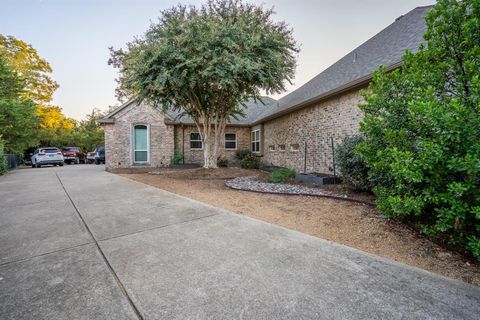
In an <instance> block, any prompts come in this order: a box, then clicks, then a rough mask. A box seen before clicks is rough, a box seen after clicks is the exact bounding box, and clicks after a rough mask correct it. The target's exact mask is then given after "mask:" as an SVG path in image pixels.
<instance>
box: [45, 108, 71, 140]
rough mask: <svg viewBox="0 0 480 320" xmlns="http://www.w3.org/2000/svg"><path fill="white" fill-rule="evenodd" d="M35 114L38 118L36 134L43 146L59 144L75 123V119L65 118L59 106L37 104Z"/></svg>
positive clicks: (69, 133)
mask: <svg viewBox="0 0 480 320" xmlns="http://www.w3.org/2000/svg"><path fill="white" fill-rule="evenodd" d="M37 115H38V117H39V118H40V123H39V125H38V130H37V136H38V139H39V141H40V145H43V146H49V145H51V146H61V145H62V144H63V141H64V140H65V139H66V138H65V137H66V136H69V135H71V133H72V131H73V129H74V127H75V125H76V121H75V120H73V119H69V118H67V117H66V116H65V115H64V114H63V113H62V109H61V108H60V107H55V106H45V105H38V106H37Z"/></svg>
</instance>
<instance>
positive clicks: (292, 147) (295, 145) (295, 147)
mask: <svg viewBox="0 0 480 320" xmlns="http://www.w3.org/2000/svg"><path fill="white" fill-rule="evenodd" d="M290 151H292V152H298V151H300V145H299V144H298V143H292V144H291V145H290Z"/></svg>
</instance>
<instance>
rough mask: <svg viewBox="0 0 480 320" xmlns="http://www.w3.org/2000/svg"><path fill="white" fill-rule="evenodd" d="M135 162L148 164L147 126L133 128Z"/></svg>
mask: <svg viewBox="0 0 480 320" xmlns="http://www.w3.org/2000/svg"><path fill="white" fill-rule="evenodd" d="M133 162H137V163H138V162H139V163H144V162H148V127H147V126H146V125H136V126H134V127H133Z"/></svg>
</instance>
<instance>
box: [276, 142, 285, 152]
mask: <svg viewBox="0 0 480 320" xmlns="http://www.w3.org/2000/svg"><path fill="white" fill-rule="evenodd" d="M278 151H282V152H283V151H285V145H284V144H279V145H278Z"/></svg>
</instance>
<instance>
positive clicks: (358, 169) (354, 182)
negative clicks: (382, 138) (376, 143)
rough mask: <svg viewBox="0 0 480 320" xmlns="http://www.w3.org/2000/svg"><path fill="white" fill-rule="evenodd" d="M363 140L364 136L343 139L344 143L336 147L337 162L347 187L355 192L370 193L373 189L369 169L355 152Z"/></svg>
mask: <svg viewBox="0 0 480 320" xmlns="http://www.w3.org/2000/svg"><path fill="white" fill-rule="evenodd" d="M363 140H364V139H363V136H362V135H354V136H350V137H346V138H345V139H343V141H342V143H340V144H338V145H337V146H336V147H335V162H336V164H337V165H338V167H339V169H340V172H341V175H342V178H343V181H344V183H345V184H346V185H348V186H350V187H351V188H353V189H355V190H362V191H368V190H370V188H371V185H370V182H369V179H368V167H367V164H366V163H365V161H364V160H363V159H362V158H361V157H360V155H359V154H358V153H357V152H356V151H355V148H356V147H357V145H358V144H359V143H361V142H362V141H363Z"/></svg>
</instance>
